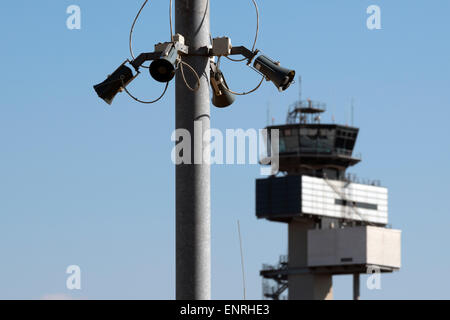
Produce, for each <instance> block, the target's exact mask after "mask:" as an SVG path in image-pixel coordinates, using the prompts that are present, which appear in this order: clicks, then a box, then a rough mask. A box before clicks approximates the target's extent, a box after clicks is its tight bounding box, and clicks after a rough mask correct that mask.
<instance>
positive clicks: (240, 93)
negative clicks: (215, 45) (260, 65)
mask: <svg viewBox="0 0 450 320" xmlns="http://www.w3.org/2000/svg"><path fill="white" fill-rule="evenodd" d="M220 58H221V57H219V58H218V59H217V68H220ZM265 78H266V77H265V76H263V77H262V78H261V81H260V82H259V83H258V85H257V86H256V87H255V88H253V89H252V90H250V91H248V92H235V91H233V90H231V89H230V88H228V87H227V86H223V87H224V89H225V91H228V92H229V93H232V94H234V95H237V96H246V95H248V94H250V93H253V92H255V91H256V90H258V89H259V87H261V85H262V83H263V81H264V79H265Z"/></svg>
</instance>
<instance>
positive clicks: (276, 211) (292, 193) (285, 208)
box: [256, 100, 401, 300]
mask: <svg viewBox="0 0 450 320" xmlns="http://www.w3.org/2000/svg"><path fill="white" fill-rule="evenodd" d="M324 111H325V105H323V104H320V103H315V102H312V101H310V100H306V101H301V100H300V101H298V102H297V103H295V104H294V105H293V106H292V107H291V108H290V110H289V113H288V117H287V121H286V122H287V123H286V124H284V125H272V126H269V127H268V128H267V129H268V130H269V135H268V141H267V145H268V146H269V145H270V139H271V135H270V132H271V130H273V129H277V130H279V139H280V140H279V141H280V142H279V171H280V172H279V173H278V174H277V175H274V176H271V177H269V178H264V179H258V180H257V181H256V215H257V217H258V218H260V219H267V220H269V221H273V222H281V223H286V224H287V225H288V255H287V256H282V257H281V258H280V261H279V263H278V265H277V266H269V265H264V266H263V270H262V271H261V275H262V276H263V278H264V280H265V281H264V287H263V291H264V296H265V297H266V298H271V299H280V297H282V294H283V292H284V291H285V290H286V289H288V297H289V299H292V300H325V299H332V298H333V282H332V276H333V275H338V274H352V275H354V298H355V299H359V275H360V274H361V273H368V272H369V273H370V272H393V271H394V270H398V269H399V268H400V245H401V232H400V231H399V230H393V229H389V228H387V224H388V190H387V188H384V187H381V186H380V184H379V182H377V181H364V182H363V181H359V180H358V179H357V178H356V177H355V176H352V175H349V174H347V172H346V170H347V169H348V168H349V167H351V166H353V165H356V164H357V163H358V162H360V161H361V159H360V158H359V157H357V156H354V152H353V149H354V147H355V143H356V139H357V136H358V132H359V129H358V128H355V127H351V126H347V125H338V124H322V123H321V114H322V113H323V112H324ZM268 150H270V149H268ZM268 156H270V152H269V154H268ZM269 280H273V281H275V285H274V286H271V285H269V283H270V281H269Z"/></svg>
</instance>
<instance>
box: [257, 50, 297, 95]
mask: <svg viewBox="0 0 450 320" xmlns="http://www.w3.org/2000/svg"><path fill="white" fill-rule="evenodd" d="M253 66H254V67H255V69H256V70H258V71H259V72H261V73H262V74H263V75H264V76H265V77H266V78H267V80H270V81H272V82H273V84H274V85H275V86H276V87H277V88H278V90H279V91H284V90H286V89H287V88H288V87H289V86H290V85H291V83H292V82H293V81H294V77H295V71H294V70H289V69H286V68H283V67H281V66H280V63H279V62H275V61H273V60H271V59H269V58H268V57H266V56H259V57H258V58H256V60H255V63H254V64H253Z"/></svg>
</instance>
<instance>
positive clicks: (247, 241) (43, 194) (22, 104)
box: [0, 0, 450, 299]
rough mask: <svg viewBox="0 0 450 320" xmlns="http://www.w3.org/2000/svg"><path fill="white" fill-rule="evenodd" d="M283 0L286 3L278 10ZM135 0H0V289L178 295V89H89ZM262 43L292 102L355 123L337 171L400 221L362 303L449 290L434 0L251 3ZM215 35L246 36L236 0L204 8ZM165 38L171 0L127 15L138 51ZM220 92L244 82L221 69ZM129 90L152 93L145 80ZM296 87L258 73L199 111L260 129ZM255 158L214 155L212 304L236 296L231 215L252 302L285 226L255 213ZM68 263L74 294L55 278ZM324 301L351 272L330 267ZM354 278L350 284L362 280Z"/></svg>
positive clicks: (441, 15) (280, 249) (444, 101)
mask: <svg viewBox="0 0 450 320" xmlns="http://www.w3.org/2000/svg"><path fill="white" fill-rule="evenodd" d="M280 3H281V4H282V5H280ZM71 4H76V5H79V6H80V7H81V14H82V25H81V30H68V29H67V28H66V19H67V17H68V15H67V14H66V8H67V7H68V6H69V5H71ZM372 4H376V5H379V6H380V7H381V13H382V16H381V18H382V30H373V31H370V30H368V29H367V28H366V19H367V17H368V15H367V14H366V8H367V7H368V6H369V5H372ZM140 5H141V1H126V3H125V1H106V0H97V1H87V0H71V1H62V0H61V1H50V0H43V1H23V0H16V1H2V2H1V3H0V24H1V28H0V37H1V39H2V53H1V57H2V59H1V67H2V71H3V74H4V76H3V77H2V78H1V79H0V85H1V93H2V94H1V97H2V99H1V100H0V219H1V220H0V240H1V241H0V254H1V263H0V298H2V299H14V298H25V299H39V298H42V297H44V296H47V295H52V294H59V295H68V296H71V297H73V298H88V299H120V298H125V299H171V298H173V297H174V291H175V289H174V287H175V286H174V283H175V282H174V273H175V270H174V262H175V252H174V247H175V245H174V240H175V234H174V199H175V198H174V168H173V164H172V162H171V159H170V154H171V149H172V145H173V144H172V142H171V140H170V136H171V133H172V130H173V129H174V122H175V121H174V87H173V84H171V86H170V87H169V90H168V94H167V95H166V96H165V97H164V99H163V100H162V101H161V102H160V103H158V104H156V105H150V106H146V105H140V104H137V103H135V102H133V101H131V100H130V99H128V98H127V97H126V96H125V95H124V94H122V95H120V96H118V97H117V98H116V100H115V101H114V104H113V106H111V107H109V106H107V105H106V104H105V103H104V102H103V101H101V100H100V99H98V98H97V96H96V94H95V93H94V91H93V90H92V85H93V84H95V83H98V82H100V81H102V80H103V79H104V77H105V76H106V75H107V74H108V73H109V72H111V71H112V70H113V69H114V68H115V67H117V66H118V65H119V64H120V63H121V62H122V61H123V60H125V59H126V58H128V57H129V55H128V46H127V45H128V43H127V39H128V32H129V28H130V26H131V22H132V19H133V18H134V15H135V14H136V12H137V10H138V9H139V6H140ZM259 5H260V11H261V28H260V31H261V33H260V37H259V42H258V46H257V47H258V48H260V49H261V50H263V51H264V52H265V53H266V54H268V55H269V56H272V57H274V58H275V59H278V60H280V61H281V62H282V64H283V65H286V66H292V67H293V68H295V69H296V71H297V73H298V74H300V75H301V76H302V77H303V96H304V97H305V98H306V97H310V98H311V99H313V100H319V101H323V102H326V103H327V104H328V110H329V112H328V115H327V116H326V119H325V120H329V119H331V116H332V115H334V117H335V118H336V120H337V122H341V123H349V119H350V102H351V99H352V98H354V101H355V125H356V126H358V127H360V128H361V132H360V136H359V140H358V143H357V147H356V150H357V151H358V152H361V153H362V156H363V162H362V163H361V164H359V165H357V166H356V167H354V168H352V169H351V170H350V172H352V173H356V174H358V175H359V176H360V177H365V178H373V179H380V180H381V182H382V184H383V185H384V186H386V187H388V188H389V192H390V206H389V209H390V223H391V224H392V225H393V227H395V228H400V229H402V230H403V252H402V258H403V268H402V270H401V271H400V272H398V273H395V274H392V275H386V276H383V278H382V290H380V291H369V290H367V289H365V288H364V287H363V289H362V298H363V299H402V298H405V299H418V298H447V299H448V298H450V296H449V293H448V287H449V285H450V278H449V277H447V276H446V274H447V272H448V271H449V270H450V257H449V254H448V250H447V245H448V244H449V243H450V234H449V232H448V229H449V227H450V210H449V207H450V205H449V202H448V197H449V195H450V192H449V191H450V190H449V186H448V181H449V180H450V174H449V172H450V171H449V170H448V165H449V163H450V148H449V144H448V141H447V138H448V137H449V136H450V126H449V125H448V121H449V119H450V111H449V107H450V93H449V85H450V59H449V57H450V42H449V40H448V39H449V37H448V34H449V31H450V25H449V22H448V12H449V10H450V4H449V2H448V1H446V0H435V1H414V2H412V1H405V0H398V1H382V0H371V1H365V0H363V1H345V2H342V1H339V2H338V1H322V0H321V1H311V0H310V1H294V0H289V1H287V0H286V1H282V2H280V1H260V2H259ZM211 7H212V8H211V19H212V34H213V36H224V35H228V36H230V37H231V38H232V42H233V44H235V45H240V44H243V45H247V46H251V41H252V39H253V36H254V28H255V27H254V21H255V19H254V17H255V15H254V11H253V9H252V4H251V2H250V1H248V3H247V2H245V1H212V4H211ZM168 38H169V23H168V0H166V1H150V6H149V7H148V8H146V9H145V11H144V12H143V15H142V19H141V20H140V21H139V23H138V24H137V26H136V31H135V48H136V51H137V52H140V51H145V50H148V51H151V50H152V46H153V44H154V43H156V42H160V41H167V40H168ZM222 68H223V71H224V73H225V74H226V76H227V82H228V84H229V85H230V87H231V88H232V89H233V90H236V91H241V90H242V91H243V90H246V89H250V88H251V87H252V86H253V83H256V82H257V81H258V76H257V75H256V74H255V73H254V72H253V71H252V70H250V69H249V68H246V67H245V65H240V64H238V65H235V64H232V63H231V62H226V63H223V65H222ZM135 82H136V83H133V85H132V86H130V89H131V90H133V92H134V93H135V94H136V95H139V96H140V97H142V98H143V99H146V98H148V99H151V98H153V97H155V96H157V95H159V92H160V90H161V89H162V87H161V85H160V84H155V82H153V81H152V80H151V79H150V77H144V76H141V77H140V78H139V79H138V80H137V81H135ZM297 98H298V89H297V88H296V87H295V86H294V87H292V88H290V89H289V90H287V91H286V92H285V93H283V94H280V93H278V92H277V90H276V89H275V87H274V86H273V85H272V84H270V83H265V84H264V85H263V87H262V88H261V89H260V90H259V91H258V92H257V93H255V94H253V95H249V96H245V97H239V98H238V99H237V101H236V103H235V104H234V105H233V106H232V107H231V108H228V109H224V110H219V109H212V120H211V125H212V127H214V128H218V129H221V130H225V129H226V128H244V129H248V128H262V127H264V126H265V125H266V119H267V108H268V106H270V113H271V116H272V117H274V118H275V122H277V123H282V122H283V121H284V119H285V114H286V111H287V107H288V106H289V104H291V103H292V102H294V101H295V100H296V99H297ZM258 177H259V167H258V166H251V165H245V166H238V165H235V166H214V167H213V168H212V171H211V179H212V180H211V184H212V193H211V197H212V297H213V298H217V299H228V298H240V297H241V296H242V289H241V274H240V272H241V271H240V256H239V243H238V236H237V228H236V221H237V219H239V220H240V221H241V229H242V233H243V245H244V254H245V262H246V276H247V285H248V288H247V291H248V297H249V298H255V299H258V298H260V297H261V279H260V277H259V275H258V271H259V269H260V267H261V264H262V263H267V262H268V263H272V262H276V261H277V259H278V256H279V254H283V253H285V252H286V245H287V241H286V240H287V232H286V226H285V225H282V224H274V223H268V222H265V221H258V220H257V219H256V217H255V214H254V181H255V179H256V178H258ZM72 264H76V265H79V266H80V267H81V270H82V290H81V291H79V292H73V291H72V292H70V291H68V290H67V289H66V287H65V283H66V277H67V275H66V274H65V270H66V267H67V266H69V265H72ZM334 283H335V287H334V293H335V297H336V298H338V299H347V298H351V279H350V278H349V277H345V276H344V277H335V278H334ZM362 283H364V280H363V281H362Z"/></svg>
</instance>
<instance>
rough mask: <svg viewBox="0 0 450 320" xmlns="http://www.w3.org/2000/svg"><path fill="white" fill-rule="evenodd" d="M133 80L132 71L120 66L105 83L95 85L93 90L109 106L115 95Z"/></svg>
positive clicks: (123, 65)
mask: <svg viewBox="0 0 450 320" xmlns="http://www.w3.org/2000/svg"><path fill="white" fill-rule="evenodd" d="M133 79H134V77H133V71H131V69H130V68H128V67H127V66H125V64H122V65H121V66H120V67H119V68H117V69H116V71H114V72H113V73H112V74H111V75H109V76H108V78H106V80H105V81H103V82H102V83H99V84H97V85H95V86H94V90H95V92H97V94H98V96H99V97H100V98H102V99H103V100H104V101H105V102H106V103H107V104H109V105H110V104H111V103H112V101H113V99H114V97H115V96H116V94H117V93H119V92H120V91H122V90H123V88H124V87H126V86H127V85H128V84H129V83H130V82H131V81H132V80H133Z"/></svg>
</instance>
